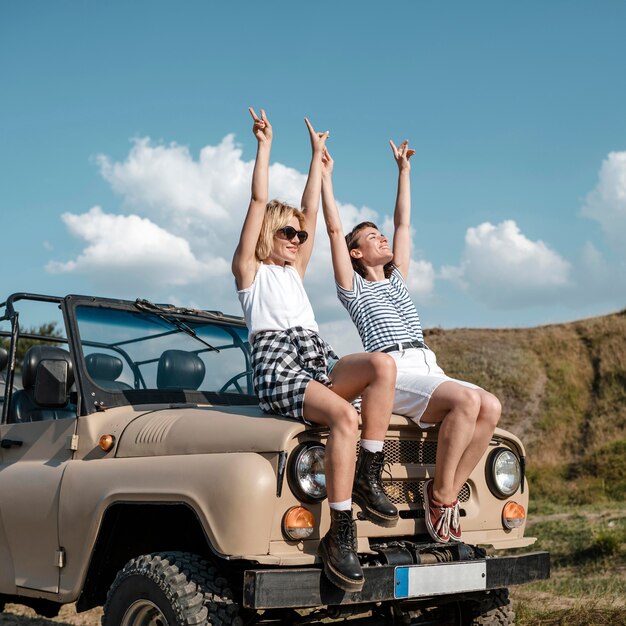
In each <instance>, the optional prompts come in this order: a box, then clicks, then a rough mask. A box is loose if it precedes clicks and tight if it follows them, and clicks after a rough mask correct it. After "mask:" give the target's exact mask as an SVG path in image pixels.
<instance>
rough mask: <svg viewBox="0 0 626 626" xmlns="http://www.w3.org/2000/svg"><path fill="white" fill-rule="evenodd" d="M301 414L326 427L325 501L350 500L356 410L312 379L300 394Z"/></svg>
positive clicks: (356, 428) (354, 460)
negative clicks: (301, 399) (302, 398)
mask: <svg viewBox="0 0 626 626" xmlns="http://www.w3.org/2000/svg"><path fill="white" fill-rule="evenodd" d="M304 417H305V418H306V419H307V420H309V421H311V422H315V423H316V424H322V425H323V426H328V428H329V429H330V434H329V435H328V440H327V442H326V455H325V472H326V491H327V493H328V501H329V502H341V501H342V500H348V499H350V498H351V497H352V483H353V481H354V468H355V462H356V438H357V432H358V426H359V417H358V414H357V412H356V409H355V408H354V407H353V406H352V405H351V404H350V403H349V402H347V401H346V400H344V399H343V398H342V397H341V396H339V395H338V394H336V393H335V392H334V391H332V390H331V389H329V388H328V387H326V386H325V385H322V384H321V383H318V382H317V381H315V380H312V381H311V382H310V383H309V384H308V385H307V388H306V392H305V394H304Z"/></svg>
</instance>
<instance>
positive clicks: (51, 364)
mask: <svg viewBox="0 0 626 626" xmlns="http://www.w3.org/2000/svg"><path fill="white" fill-rule="evenodd" d="M68 382H69V363H68V362H67V361H64V360H61V359H42V360H41V361H40V362H39V365H38V366H37V376H36V383H35V394H34V395H35V402H36V403H37V404H38V405H40V406H45V407H50V408H60V407H62V406H65V405H66V404H67V400H68Z"/></svg>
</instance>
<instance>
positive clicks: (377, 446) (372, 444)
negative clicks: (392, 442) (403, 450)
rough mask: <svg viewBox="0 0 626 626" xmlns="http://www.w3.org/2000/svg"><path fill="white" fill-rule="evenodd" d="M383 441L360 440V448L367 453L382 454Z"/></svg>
mask: <svg viewBox="0 0 626 626" xmlns="http://www.w3.org/2000/svg"><path fill="white" fill-rule="evenodd" d="M384 443H385V442H384V441H376V440H375V439H361V448H363V450H367V451H368V452H382V451H383V444H384Z"/></svg>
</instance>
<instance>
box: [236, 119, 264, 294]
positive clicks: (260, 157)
mask: <svg viewBox="0 0 626 626" xmlns="http://www.w3.org/2000/svg"><path fill="white" fill-rule="evenodd" d="M249 111H250V115H252V119H253V120H254V125H253V126H252V132H253V133H254V135H255V137H256V138H257V142H258V143H257V151H256V160H255V162H254V171H253V173H252V193H251V196H250V205H249V207H248V213H247V214H246V218H245V220H244V222H243V226H242V228H241V235H240V237H239V244H238V245H237V248H236V250H235V254H234V256H233V263H232V270H233V274H234V275H235V281H236V283H237V289H246V288H247V287H249V286H250V285H251V284H252V283H253V281H254V277H255V275H256V271H257V265H258V261H257V258H256V255H255V250H256V245H257V242H258V240H259V234H260V233H261V225H262V224H263V218H264V217H265V209H266V206H267V200H268V181H269V164H270V151H271V148H272V125H271V124H270V122H269V120H268V119H267V116H266V115H265V111H264V110H263V109H261V117H260V118H259V117H257V114H256V113H255V112H254V109H253V108H252V107H250V109H249Z"/></svg>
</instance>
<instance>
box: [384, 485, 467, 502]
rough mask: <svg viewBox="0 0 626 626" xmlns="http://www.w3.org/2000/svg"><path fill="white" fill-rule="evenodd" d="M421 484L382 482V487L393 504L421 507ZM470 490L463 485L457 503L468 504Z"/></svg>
mask: <svg viewBox="0 0 626 626" xmlns="http://www.w3.org/2000/svg"><path fill="white" fill-rule="evenodd" d="M422 482H423V481H409V480H389V481H387V480H384V481H383V486H384V488H385V493H386V494H387V497H388V498H389V499H390V500H391V501H392V502H393V503H394V504H419V505H423V502H424V501H423V498H422ZM469 499H470V489H469V485H468V484H467V483H465V484H464V485H463V487H462V488H461V492H460V493H459V502H469Z"/></svg>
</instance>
